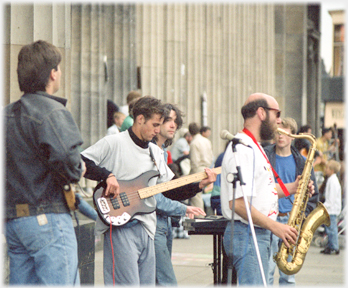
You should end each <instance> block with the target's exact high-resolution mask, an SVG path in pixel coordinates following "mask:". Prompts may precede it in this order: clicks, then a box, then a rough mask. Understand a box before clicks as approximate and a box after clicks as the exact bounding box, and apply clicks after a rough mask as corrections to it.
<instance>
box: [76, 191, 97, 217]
mask: <svg viewBox="0 0 348 288" xmlns="http://www.w3.org/2000/svg"><path fill="white" fill-rule="evenodd" d="M75 197H76V201H77V203H78V206H77V208H78V209H79V211H80V213H81V214H83V215H85V216H86V217H88V218H89V219H92V220H94V221H97V217H98V213H97V211H95V209H94V208H93V207H92V206H91V205H89V204H88V202H87V201H85V200H84V199H83V198H82V196H81V195H80V194H78V193H76V194H75Z"/></svg>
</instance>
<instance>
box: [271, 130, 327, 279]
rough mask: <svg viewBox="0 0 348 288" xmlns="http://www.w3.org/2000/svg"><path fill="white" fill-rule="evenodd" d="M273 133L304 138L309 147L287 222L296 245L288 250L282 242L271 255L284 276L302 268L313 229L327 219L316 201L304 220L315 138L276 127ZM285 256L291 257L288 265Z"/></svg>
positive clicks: (322, 208)
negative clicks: (294, 233)
mask: <svg viewBox="0 0 348 288" xmlns="http://www.w3.org/2000/svg"><path fill="white" fill-rule="evenodd" d="M277 131H278V132H279V133H281V134H284V135H287V136H289V137H292V138H304V139H307V140H309V141H310V142H311V144H312V145H311V147H310V149H309V151H308V155H307V160H306V163H305V166H304V169H303V173H302V175H301V179H300V181H299V185H298V187H297V190H296V193H295V199H294V203H293V207H292V209H291V212H290V216H289V220H288V223H287V224H288V225H289V226H291V227H294V228H295V229H296V230H297V232H298V238H297V243H296V244H295V245H293V244H290V245H291V246H290V248H287V247H286V246H285V244H284V243H282V244H281V246H280V248H279V250H278V253H277V254H275V255H274V261H275V262H276V263H277V266H278V268H279V270H280V271H282V272H283V273H285V274H287V275H293V274H295V273H297V272H298V271H299V270H300V269H301V268H302V265H303V262H304V260H305V257H306V253H307V251H308V249H309V246H310V244H311V242H312V239H313V234H314V232H315V230H317V228H318V227H319V226H320V225H322V224H325V225H326V226H329V225H330V216H329V213H328V212H327V210H326V208H325V206H324V205H323V204H322V203H320V202H318V204H317V207H316V208H315V209H314V210H313V211H312V212H311V213H310V214H309V215H308V217H306V216H305V210H306V207H307V202H308V198H309V196H308V193H307V189H308V183H309V180H310V176H311V171H312V167H313V166H312V165H313V160H314V154H315V149H316V139H315V137H314V136H313V135H311V134H304V133H301V134H299V135H294V134H291V133H288V132H286V131H284V130H283V129H280V128H278V130H277ZM289 256H292V260H291V262H288V257H289Z"/></svg>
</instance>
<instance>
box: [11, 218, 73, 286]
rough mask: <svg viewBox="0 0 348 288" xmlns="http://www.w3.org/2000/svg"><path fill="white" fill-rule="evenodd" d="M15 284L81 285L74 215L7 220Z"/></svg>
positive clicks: (12, 278)
mask: <svg viewBox="0 0 348 288" xmlns="http://www.w3.org/2000/svg"><path fill="white" fill-rule="evenodd" d="M6 241H7V247H8V256H9V259H10V279H9V283H10V284H11V285H24V284H25V285H38V284H41V285H79V284H80V278H79V272H78V256H77V241H76V236H75V231H74V227H73V223H72V220H71V215H70V214H69V213H61V214H55V213H50V214H41V215H38V216H30V217H22V218H18V219H14V220H10V221H8V222H6Z"/></svg>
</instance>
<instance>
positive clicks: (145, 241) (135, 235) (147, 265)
mask: <svg viewBox="0 0 348 288" xmlns="http://www.w3.org/2000/svg"><path fill="white" fill-rule="evenodd" d="M129 224H130V225H129ZM126 225H127V226H126ZM126 225H123V226H121V227H112V232H111V234H112V235H111V239H110V229H109V230H108V231H107V232H105V233H104V261H103V263H104V264H103V265H104V269H103V270H104V271H103V272H104V284H105V286H109V285H113V279H115V284H116V285H127V286H139V285H140V286H143V285H146V286H155V247H154V241H153V240H152V239H151V238H150V236H149V235H148V234H147V232H146V231H145V228H144V227H143V226H142V224H141V223H139V222H134V224H133V223H132V222H128V223H127V224H126ZM111 241H112V247H111ZM113 255H114V257H113ZM113 268H114V270H113Z"/></svg>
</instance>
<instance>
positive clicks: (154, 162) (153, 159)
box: [149, 145, 160, 172]
mask: <svg viewBox="0 0 348 288" xmlns="http://www.w3.org/2000/svg"><path fill="white" fill-rule="evenodd" d="M149 150H150V158H151V160H152V162H153V164H155V166H156V168H157V171H158V172H160V171H159V169H158V166H157V162H156V159H155V156H153V152H152V149H151V145H149Z"/></svg>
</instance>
